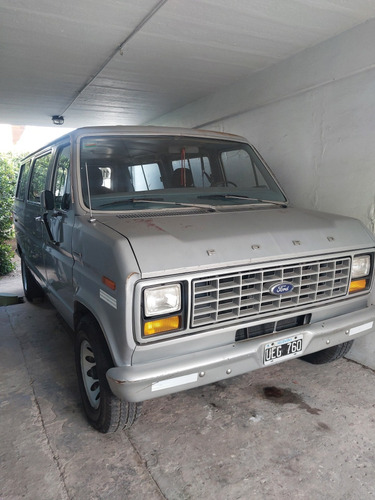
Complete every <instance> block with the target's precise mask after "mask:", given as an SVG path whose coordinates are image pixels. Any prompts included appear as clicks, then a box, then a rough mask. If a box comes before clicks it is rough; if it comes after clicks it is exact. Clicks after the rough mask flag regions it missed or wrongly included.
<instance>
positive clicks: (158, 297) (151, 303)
mask: <svg viewBox="0 0 375 500" xmlns="http://www.w3.org/2000/svg"><path fill="white" fill-rule="evenodd" d="M180 309H181V285H180V284H178V283H176V284H174V285H167V286H159V287H155V288H146V289H145V291H144V313H145V316H158V315H160V314H170V313H173V312H175V311H179V310H180Z"/></svg>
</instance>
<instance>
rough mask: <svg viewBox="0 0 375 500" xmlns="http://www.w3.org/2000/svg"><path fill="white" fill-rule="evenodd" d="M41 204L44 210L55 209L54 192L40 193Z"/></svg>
mask: <svg viewBox="0 0 375 500" xmlns="http://www.w3.org/2000/svg"><path fill="white" fill-rule="evenodd" d="M40 203H41V205H42V208H43V209H44V210H47V212H48V211H50V210H54V208H55V198H54V196H53V193H52V191H47V190H46V191H42V192H41V193H40Z"/></svg>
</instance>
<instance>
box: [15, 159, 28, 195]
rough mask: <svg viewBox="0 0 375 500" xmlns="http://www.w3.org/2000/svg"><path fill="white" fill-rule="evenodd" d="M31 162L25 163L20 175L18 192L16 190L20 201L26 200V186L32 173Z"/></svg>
mask: <svg viewBox="0 0 375 500" xmlns="http://www.w3.org/2000/svg"><path fill="white" fill-rule="evenodd" d="M30 163H31V162H30V160H29V161H28V162H26V163H23V164H22V165H21V168H20V173H19V176H18V183H17V190H16V198H17V199H18V200H24V199H25V194H26V186H27V181H28V178H29V173H30Z"/></svg>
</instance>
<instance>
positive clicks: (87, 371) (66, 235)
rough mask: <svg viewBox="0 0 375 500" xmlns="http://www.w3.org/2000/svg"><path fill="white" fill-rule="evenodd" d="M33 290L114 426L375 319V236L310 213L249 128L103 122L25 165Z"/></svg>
mask: <svg viewBox="0 0 375 500" xmlns="http://www.w3.org/2000/svg"><path fill="white" fill-rule="evenodd" d="M14 222H15V227H16V234H17V246H18V252H19V255H20V257H21V263H22V280H23V286H24V292H25V296H26V297H27V299H29V300H31V301H32V300H33V299H35V298H36V297H39V296H40V295H41V294H43V293H46V294H47V295H48V297H49V299H50V300H51V302H52V303H53V304H54V305H55V307H56V308H57V310H58V311H59V312H60V314H61V315H62V316H63V317H64V319H65V320H66V321H67V322H68V324H69V325H70V326H71V328H72V329H73V330H74V332H75V359H76V366H77V375H78V381H79V387H80V392H81V395H82V401H83V407H84V410H85V412H86V415H87V418H88V420H89V422H90V423H91V424H92V425H93V426H94V427H95V428H96V429H98V430H99V431H101V432H114V431H116V430H118V429H124V428H128V427H130V426H131V425H132V424H133V423H134V422H135V420H136V419H137V417H138V416H139V414H140V410H141V405H142V401H145V400H148V399H151V398H156V397H160V396H164V395H167V394H171V393H173V392H177V391H182V390H185V389H190V388H195V387H198V386H201V385H203V384H210V383H212V382H215V381H219V380H222V379H226V378H229V377H233V376H236V375H239V374H242V373H245V372H249V371H252V370H256V369H258V368H262V367H264V366H271V365H274V364H276V363H280V362H283V361H286V360H289V359H295V358H297V357H302V358H303V359H305V360H306V361H309V362H312V363H316V364H319V363H325V362H329V361H332V360H335V359H338V358H340V357H341V356H343V355H344V354H346V353H347V352H348V350H349V349H350V346H351V344H352V342H353V340H354V339H355V338H358V337H361V336H363V335H366V334H373V333H374V331H375V328H374V320H375V309H374V305H373V303H374V296H373V271H374V250H375V240H374V237H373V235H372V234H371V233H370V232H369V231H368V230H367V229H366V228H365V227H364V226H363V225H362V224H361V223H360V222H358V221H357V220H354V219H350V218H346V217H342V216H338V215H329V214H324V213H318V212H312V211H308V210H297V209H295V208H292V207H290V206H289V204H288V200H287V198H286V196H285V194H284V192H283V190H282V189H281V187H280V186H279V184H278V182H277V180H276V179H275V177H274V176H273V174H272V173H271V171H270V170H269V168H268V167H267V166H266V165H265V163H264V161H263V160H262V158H261V157H260V156H259V154H258V153H257V152H256V151H255V150H254V148H252V147H251V146H250V145H249V144H248V142H247V141H246V140H245V139H244V138H242V137H238V136H234V135H227V134H221V133H216V132H209V131H197V130H185V129H177V128H155V127H136V128H129V127H92V128H82V129H77V130H75V131H74V132H71V133H70V134H68V135H66V136H64V137H62V138H60V139H58V140H57V141H55V142H52V143H50V144H49V145H48V146H46V147H45V148H42V149H39V150H38V151H36V152H35V153H33V154H31V155H29V156H28V157H27V158H25V159H24V160H23V162H22V165H21V169H20V174H19V179H18V184H17V190H16V199H15V205H14Z"/></svg>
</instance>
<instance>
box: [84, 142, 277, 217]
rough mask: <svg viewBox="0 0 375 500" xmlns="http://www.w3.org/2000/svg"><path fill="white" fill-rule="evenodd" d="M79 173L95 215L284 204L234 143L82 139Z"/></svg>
mask: <svg viewBox="0 0 375 500" xmlns="http://www.w3.org/2000/svg"><path fill="white" fill-rule="evenodd" d="M80 173H81V186H82V196H83V200H84V203H85V205H86V206H87V207H89V206H90V205H91V208H92V209H93V210H99V211H100V210H106V211H107V210H109V211H111V210H114V211H121V210H145V209H155V208H157V209H159V208H163V209H168V208H171V207H172V208H173V206H174V205H179V206H181V207H182V206H194V205H196V206H197V207H199V208H204V206H205V204H207V205H209V206H211V207H212V206H214V207H218V208H219V207H220V209H226V208H230V207H233V206H236V207H245V206H246V205H250V204H251V205H254V204H260V203H262V204H264V203H268V202H269V203H270V204H283V203H285V202H286V199H285V196H284V195H283V193H282V191H281V190H280V188H279V186H278V184H277V183H276V181H275V180H274V178H273V176H272V175H271V173H270V172H269V170H268V169H267V167H266V166H265V165H264V163H263V162H262V161H261V159H260V158H259V156H258V155H257V154H256V153H255V151H254V150H253V149H252V148H251V147H250V146H249V145H247V144H245V143H241V142H234V141H233V142H231V141H221V140H216V139H204V138H196V137H183V136H162V137H160V136H158V137H155V136H136V137H135V136H134V137H133V136H91V137H86V138H83V139H82V140H81V148H80ZM137 201H139V202H140V203H136V202H137ZM141 201H142V202H141Z"/></svg>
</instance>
